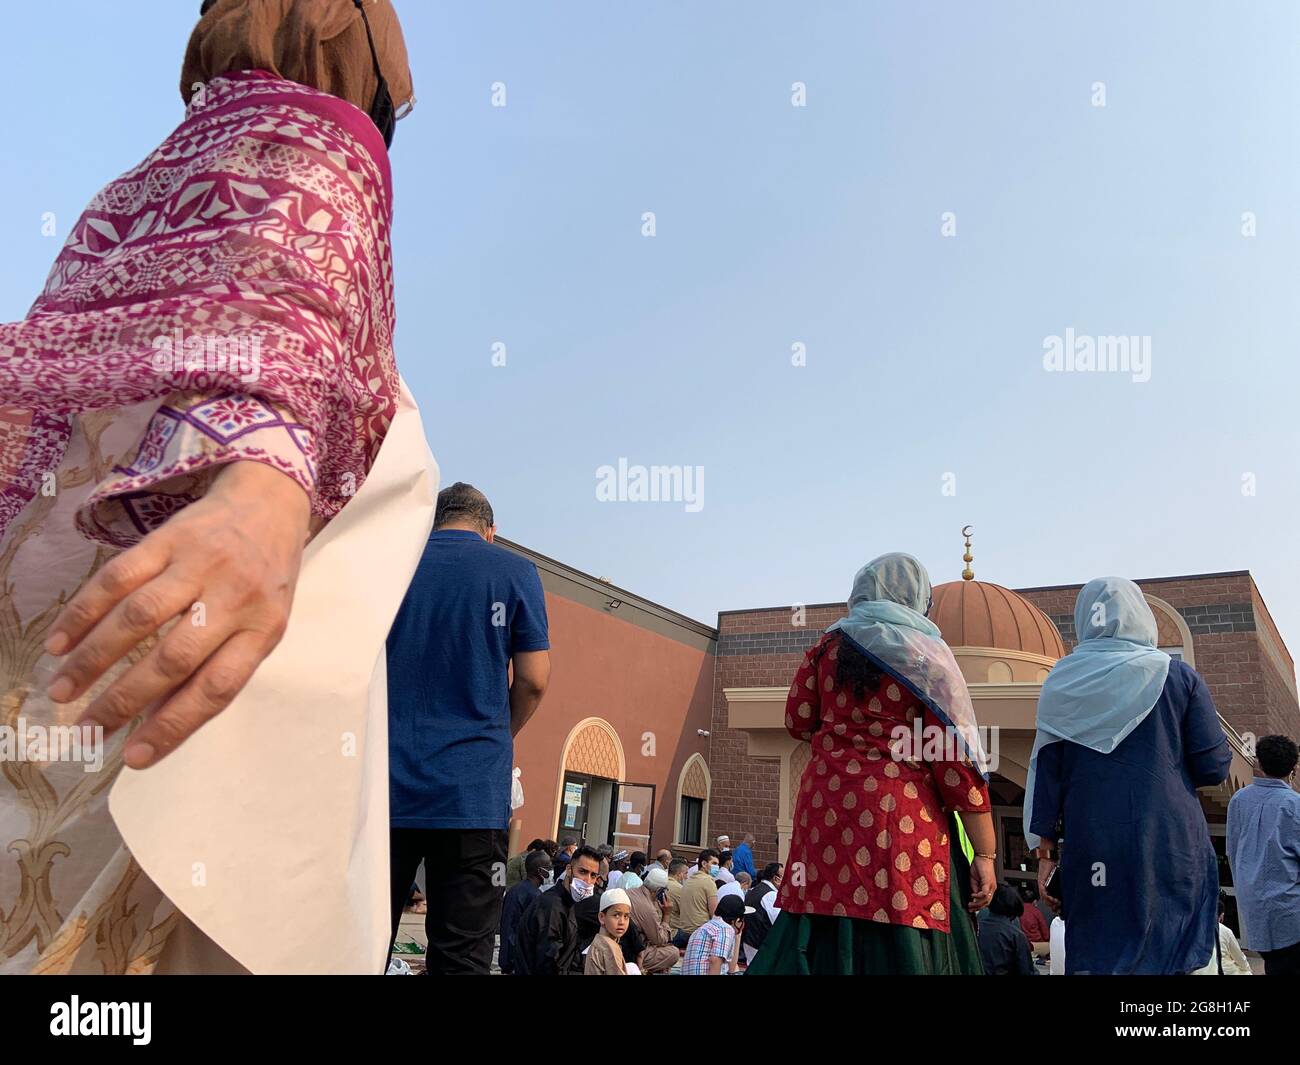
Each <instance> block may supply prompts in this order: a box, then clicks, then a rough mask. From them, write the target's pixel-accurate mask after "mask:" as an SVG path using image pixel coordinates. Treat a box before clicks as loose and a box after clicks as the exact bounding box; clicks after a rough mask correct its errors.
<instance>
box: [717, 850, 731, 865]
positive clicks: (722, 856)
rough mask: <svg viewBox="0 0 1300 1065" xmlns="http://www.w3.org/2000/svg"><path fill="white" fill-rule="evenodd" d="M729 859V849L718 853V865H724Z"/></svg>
mask: <svg viewBox="0 0 1300 1065" xmlns="http://www.w3.org/2000/svg"><path fill="white" fill-rule="evenodd" d="M729 861H731V851H723V852H722V853H721V854H719V855H718V864H719V865H726V864H727V863H728V862H729Z"/></svg>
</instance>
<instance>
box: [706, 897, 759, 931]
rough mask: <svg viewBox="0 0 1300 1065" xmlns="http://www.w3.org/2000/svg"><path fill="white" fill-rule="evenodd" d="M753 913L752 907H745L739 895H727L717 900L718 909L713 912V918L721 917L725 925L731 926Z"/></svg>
mask: <svg viewBox="0 0 1300 1065" xmlns="http://www.w3.org/2000/svg"><path fill="white" fill-rule="evenodd" d="M753 912H754V907H753V906H746V905H745V900H744V899H742V898H741V897H740V896H739V895H727V896H725V897H723V898H720V899H718V908H717V909H716V910H714V911H713V916H715V917H721V918H722V919H723V920H724V921H726V922H727V924H731V923H732V922H734V921H738V920H739V919H740V918H742V917H744V916H745V915H746V914H751V913H753Z"/></svg>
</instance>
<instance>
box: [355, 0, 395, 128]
mask: <svg viewBox="0 0 1300 1065" xmlns="http://www.w3.org/2000/svg"><path fill="white" fill-rule="evenodd" d="M352 3H353V4H354V5H355V6H356V9H357V10H358V11H360V12H361V22H362V24H363V25H364V26H365V27H366V41H367V42H368V43H369V45H370V61H371V62H372V63H373V64H374V67H375V77H376V79H378V82H379V85H378V87H377V88H376V89H375V98H374V101H373V102H372V103H371V104H370V118H371V121H373V122H374V124H375V126H376V127H377V128H378V129H379V132H380V133H381V134H383V137H384V147H386V148H391V147H392V146H393V130H394V129H395V127H396V125H397V116H396V113H395V111H394V108H393V94H392V93H391V92H389V90H388V82H387V81H386V80H385V79H384V72H383V71H382V70H380V69H379V53H378V51H376V50H375V37H374V34H373V33H371V32H370V19H369V17H368V16H367V15H366V6H365V0H352Z"/></svg>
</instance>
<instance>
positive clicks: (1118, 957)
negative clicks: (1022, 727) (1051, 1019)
mask: <svg viewBox="0 0 1300 1065" xmlns="http://www.w3.org/2000/svg"><path fill="white" fill-rule="evenodd" d="M1231 761H1232V751H1231V749H1230V748H1229V747H1228V740H1227V737H1226V736H1225V735H1224V734H1223V729H1222V728H1221V727H1220V725H1219V719H1218V716H1217V715H1216V714H1215V711H1214V703H1213V701H1212V700H1211V699H1210V692H1209V689H1208V688H1207V687H1206V685H1205V681H1203V680H1202V679H1201V677H1200V675H1199V674H1198V673H1197V672H1196V671H1195V670H1194V669H1192V668H1191V667H1190V666H1188V665H1187V664H1186V663H1184V662H1181V661H1179V660H1177V659H1175V660H1174V661H1173V662H1171V663H1170V665H1169V677H1168V679H1167V680H1166V681H1165V687H1164V691H1163V692H1161V695H1160V701H1159V702H1157V703H1156V705H1155V708H1154V709H1153V710H1152V711H1151V713H1149V714H1148V715H1147V716H1146V718H1145V720H1143V722H1142V724H1140V725H1139V726H1138V727H1137V728H1135V729H1134V730H1133V731H1132V732H1131V733H1129V735H1128V736H1126V737H1125V738H1124V741H1123V742H1122V743H1121V744H1120V745H1119V746H1118V747H1116V748H1115V750H1114V751H1112V752H1111V753H1110V754H1098V753H1097V752H1096V751H1093V750H1090V749H1089V748H1087V747H1083V746H1081V745H1080V744H1077V743H1072V742H1070V741H1068V740H1063V741H1060V742H1058V743H1053V744H1049V745H1048V746H1046V747H1044V748H1043V749H1042V750H1040V751H1039V752H1038V768H1037V775H1036V778H1035V785H1034V809H1033V816H1032V818H1031V820H1030V830H1031V831H1033V832H1035V833H1037V834H1038V835H1040V836H1043V837H1045V838H1050V839H1055V838H1057V829H1056V825H1057V821H1058V819H1059V820H1061V821H1062V824H1063V828H1062V831H1061V833H1060V838H1061V839H1062V840H1063V845H1062V848H1061V880H1062V886H1061V889H1060V890H1061V894H1062V908H1063V912H1062V914H1061V916H1062V917H1064V918H1065V967H1066V972H1067V973H1135V974H1151V973H1182V972H1188V971H1190V970H1192V969H1198V968H1200V967H1201V966H1202V965H1204V964H1205V963H1206V962H1207V961H1209V960H1210V955H1211V954H1212V953H1213V952H1214V937H1215V934H1216V924H1217V920H1218V913H1217V908H1218V907H1217V895H1218V889H1219V874H1218V865H1217V862H1216V860H1215V856H1214V848H1213V846H1212V845H1211V843H1210V833H1209V829H1208V827H1207V826H1206V822H1205V814H1204V812H1203V811H1202V809H1201V804H1200V802H1199V801H1198V799H1197V797H1196V789H1197V788H1198V787H1206V786H1208V785H1212V784H1218V783H1219V782H1220V781H1222V780H1223V779H1224V778H1225V777H1226V776H1227V775H1228V766H1229V764H1230V763H1231Z"/></svg>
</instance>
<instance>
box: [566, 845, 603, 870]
mask: <svg viewBox="0 0 1300 1065" xmlns="http://www.w3.org/2000/svg"><path fill="white" fill-rule="evenodd" d="M579 858H590V859H591V860H592V861H593V862H595V863H596V865H597V866H599V865H600V852H599V851H598V850H596V848H595V847H588V846H587V845H586V844H585V843H584V844H583V845H582V846H581V847H579V848H578V849H577V850H576V851H574V852H573V857H572V858H570V859H569V868H570V869H573V868H575V867H576V865H577V862H578V859H579Z"/></svg>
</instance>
